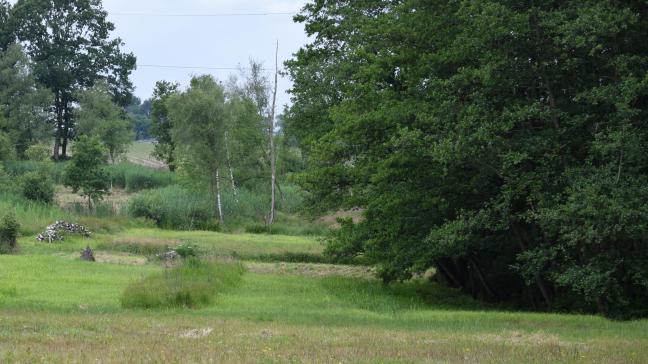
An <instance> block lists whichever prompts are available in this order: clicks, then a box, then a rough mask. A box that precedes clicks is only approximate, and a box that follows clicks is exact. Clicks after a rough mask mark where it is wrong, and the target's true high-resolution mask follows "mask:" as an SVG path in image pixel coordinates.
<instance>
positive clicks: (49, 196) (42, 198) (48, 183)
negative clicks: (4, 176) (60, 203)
mask: <svg viewBox="0 0 648 364" xmlns="http://www.w3.org/2000/svg"><path fill="white" fill-rule="evenodd" d="M20 189H21V192H22V195H23V196H24V197H25V198H26V199H28V200H30V201H36V202H43V203H51V202H52V201H54V183H53V181H52V179H51V178H50V177H49V175H48V174H47V173H44V172H43V171H40V172H28V173H26V174H25V175H23V176H22V177H21V178H20Z"/></svg>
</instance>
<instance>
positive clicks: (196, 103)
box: [167, 76, 230, 224]
mask: <svg viewBox="0 0 648 364" xmlns="http://www.w3.org/2000/svg"><path fill="white" fill-rule="evenodd" d="M167 107H168V111H169V119H170V120H171V121H172V124H173V129H172V133H171V135H172V138H173V141H174V144H175V146H176V149H175V151H176V155H177V157H178V158H177V159H178V168H179V169H180V170H181V172H183V173H185V174H186V175H187V176H190V178H191V179H193V180H194V181H196V182H198V183H199V184H202V185H206V186H207V187H208V189H209V191H210V194H211V195H212V198H213V199H214V205H215V211H216V213H217V214H218V218H219V220H220V223H221V224H224V223H225V217H224V214H223V204H222V188H221V186H222V183H221V180H220V179H221V176H222V173H223V172H222V171H223V169H224V168H226V164H227V162H226V159H227V158H226V155H227V153H226V148H225V132H226V131H227V123H228V120H227V119H228V117H229V115H230V112H229V111H228V110H227V106H226V103H225V91H224V88H223V87H222V86H221V85H219V84H218V83H217V82H216V80H215V79H214V78H213V77H212V76H199V77H194V78H193V79H192V80H191V84H190V86H189V88H188V89H187V90H186V91H185V92H182V93H178V94H175V95H172V96H171V97H169V99H168V101H167Z"/></svg>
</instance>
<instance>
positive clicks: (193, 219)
mask: <svg viewBox="0 0 648 364" xmlns="http://www.w3.org/2000/svg"><path fill="white" fill-rule="evenodd" d="M128 212H129V214H130V215H131V216H133V217H143V218H146V219H149V220H152V221H154V222H155V224H156V225H157V226H158V227H161V228H164V229H176V230H193V229H200V230H218V223H217V222H216V221H215V218H214V208H213V206H212V205H211V202H210V199H209V198H206V197H205V196H203V195H201V194H198V193H194V192H191V191H188V190H186V189H183V188H181V187H179V186H169V187H164V188H159V189H155V190H149V191H145V192H142V193H140V194H139V195H137V196H135V197H133V198H132V199H131V201H130V203H129V205H128Z"/></svg>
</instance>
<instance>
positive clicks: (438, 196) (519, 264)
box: [285, 0, 648, 315]
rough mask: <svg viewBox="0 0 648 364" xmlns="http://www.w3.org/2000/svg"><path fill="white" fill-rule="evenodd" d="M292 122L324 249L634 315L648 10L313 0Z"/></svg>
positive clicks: (505, 296)
mask: <svg viewBox="0 0 648 364" xmlns="http://www.w3.org/2000/svg"><path fill="white" fill-rule="evenodd" d="M296 20H297V21H300V22H303V23H304V24H305V26H306V30H307V32H308V34H309V35H311V36H313V37H314V38H313V41H312V43H311V44H309V45H307V46H305V47H304V48H302V49H301V50H300V51H299V52H298V53H297V54H296V56H295V58H294V59H293V60H291V61H289V62H288V64H287V66H288V69H289V73H290V75H291V77H292V79H293V80H294V87H293V89H292V94H293V101H294V105H293V106H292V107H291V108H290V110H289V112H288V114H287V118H286V122H285V125H286V132H287V133H289V134H290V135H293V136H296V137H297V138H298V140H299V141H300V144H301V146H302V148H304V151H305V155H306V157H307V161H308V170H307V172H306V173H304V174H303V175H302V176H301V180H300V181H301V184H302V185H303V186H304V187H305V188H307V189H308V190H309V191H310V192H311V196H312V199H311V200H312V203H313V205H314V206H318V207H320V208H322V209H331V208H344V207H346V208H349V207H362V208H364V209H365V220H364V221H363V222H362V223H360V224H358V225H355V226H354V225H352V224H349V223H347V224H345V228H344V230H343V232H342V233H339V234H337V239H335V240H334V242H333V243H332V244H331V245H330V246H329V252H330V253H331V254H334V255H337V256H354V255H358V254H363V255H365V256H366V257H368V258H370V259H372V260H373V261H374V262H376V264H378V265H379V267H380V274H381V276H382V277H383V278H384V279H385V280H394V279H406V278H408V277H410V276H412V275H413V274H415V273H421V272H424V271H425V270H427V269H429V268H431V267H434V268H436V269H437V270H438V272H439V275H440V276H441V277H443V278H444V279H445V281H446V282H448V284H450V285H453V286H456V287H460V288H462V289H464V290H466V291H468V292H471V293H472V294H473V295H475V296H478V297H482V298H484V299H488V300H497V301H502V300H507V301H515V302H518V303H520V304H524V305H527V306H532V305H533V306H536V307H537V306H550V307H556V308H558V307H569V308H579V309H584V310H588V311H594V310H598V311H599V312H602V313H606V314H610V315H613V314H620V313H622V312H623V313H641V314H645V313H646V310H645V308H646V306H645V302H647V301H648V294H647V293H646V292H648V204H647V203H646V202H648V178H647V175H646V174H647V172H648V170H647V169H646V168H647V166H648V159H647V158H648V153H647V152H648V151H647V150H646V149H647V148H648V125H646V120H648V119H647V116H648V115H647V111H648V110H647V103H648V76H647V74H648V73H647V71H648V43H646V42H645V39H646V37H647V36H648V5H646V3H645V2H642V1H625V2H607V1H575V0H574V1H560V2H554V1H546V2H533V1H531V2H523V3H521V2H519V1H492V0H479V1H441V0H439V1H429V0H363V1H350V0H345V1H332V0H318V1H314V2H311V3H309V4H308V5H306V7H305V8H304V10H303V12H302V13H301V14H300V15H299V16H297V17H296Z"/></svg>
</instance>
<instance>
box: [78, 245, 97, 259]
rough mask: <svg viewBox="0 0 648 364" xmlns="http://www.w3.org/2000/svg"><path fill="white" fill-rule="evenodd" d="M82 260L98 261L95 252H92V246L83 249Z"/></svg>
mask: <svg viewBox="0 0 648 364" xmlns="http://www.w3.org/2000/svg"><path fill="white" fill-rule="evenodd" d="M81 260H85V261H86V262H94V261H96V260H95V257H94V253H93V252H92V249H90V247H87V248H85V249H84V250H82V251H81Z"/></svg>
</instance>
